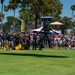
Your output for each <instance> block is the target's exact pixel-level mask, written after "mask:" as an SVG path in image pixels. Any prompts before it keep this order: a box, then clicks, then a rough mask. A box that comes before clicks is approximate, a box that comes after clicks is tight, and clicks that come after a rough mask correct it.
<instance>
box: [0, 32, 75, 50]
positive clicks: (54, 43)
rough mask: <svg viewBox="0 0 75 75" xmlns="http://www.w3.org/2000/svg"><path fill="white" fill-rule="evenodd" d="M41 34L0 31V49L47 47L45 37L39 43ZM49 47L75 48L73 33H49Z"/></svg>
mask: <svg viewBox="0 0 75 75" xmlns="http://www.w3.org/2000/svg"><path fill="white" fill-rule="evenodd" d="M40 37H41V34H39V33H16V34H8V33H0V49H4V50H10V49H12V50H30V49H32V50H36V49H39V46H40V47H41V48H49V45H48V40H47V38H46V37H45V38H44V39H43V40H42V42H41V44H40V45H39V40H40ZM49 40H50V48H57V49H60V48H65V49H66V48H75V35H69V36H68V35H59V34H56V35H52V34H50V39H49Z"/></svg>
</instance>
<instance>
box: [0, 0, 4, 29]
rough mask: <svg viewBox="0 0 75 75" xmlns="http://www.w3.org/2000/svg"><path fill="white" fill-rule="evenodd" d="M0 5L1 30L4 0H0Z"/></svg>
mask: <svg viewBox="0 0 75 75" xmlns="http://www.w3.org/2000/svg"><path fill="white" fill-rule="evenodd" d="M0 3H1V14H0V19H1V30H2V19H3V17H4V14H3V4H4V0H0Z"/></svg>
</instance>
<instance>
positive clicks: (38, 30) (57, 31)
mask: <svg viewBox="0 0 75 75" xmlns="http://www.w3.org/2000/svg"><path fill="white" fill-rule="evenodd" d="M42 28H43V27H40V28H37V29H33V30H31V32H37V33H40V32H41V30H42ZM53 31H54V32H56V34H61V31H60V30H54V29H53ZM53 31H51V30H50V34H55V33H54V32H53ZM42 33H43V32H42Z"/></svg>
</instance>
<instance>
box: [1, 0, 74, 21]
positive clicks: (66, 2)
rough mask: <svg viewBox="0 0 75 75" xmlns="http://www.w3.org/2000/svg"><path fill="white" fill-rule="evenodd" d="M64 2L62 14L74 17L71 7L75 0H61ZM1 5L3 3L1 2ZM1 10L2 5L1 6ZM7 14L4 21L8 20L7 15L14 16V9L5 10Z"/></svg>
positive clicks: (6, 1) (6, 2) (6, 0)
mask: <svg viewBox="0 0 75 75" xmlns="http://www.w3.org/2000/svg"><path fill="white" fill-rule="evenodd" d="M8 1H9V0H5V1H4V5H6V4H8ZM60 1H61V2H62V3H63V9H62V14H61V16H62V17H64V16H67V17H70V18H71V17H72V10H71V9H70V8H71V6H72V5H73V4H74V5H75V0H60ZM0 5H1V4H0ZM0 10H1V6H0ZM4 14H5V19H4V21H6V16H9V15H10V16H13V11H12V10H10V11H8V12H4ZM74 15H75V11H74ZM18 16H19V15H18V12H16V17H18Z"/></svg>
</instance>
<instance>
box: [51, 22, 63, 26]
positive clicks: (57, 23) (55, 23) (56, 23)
mask: <svg viewBox="0 0 75 75" xmlns="http://www.w3.org/2000/svg"><path fill="white" fill-rule="evenodd" d="M51 25H63V24H62V23H61V22H58V21H56V22H52V23H51Z"/></svg>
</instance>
